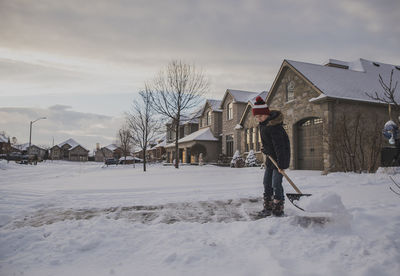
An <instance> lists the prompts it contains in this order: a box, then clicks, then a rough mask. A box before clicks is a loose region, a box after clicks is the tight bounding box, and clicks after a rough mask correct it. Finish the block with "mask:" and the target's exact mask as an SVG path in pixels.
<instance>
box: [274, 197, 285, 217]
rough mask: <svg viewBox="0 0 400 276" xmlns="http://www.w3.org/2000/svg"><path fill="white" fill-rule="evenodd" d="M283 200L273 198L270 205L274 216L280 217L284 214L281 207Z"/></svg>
mask: <svg viewBox="0 0 400 276" xmlns="http://www.w3.org/2000/svg"><path fill="white" fill-rule="evenodd" d="M284 204H285V202H284V201H283V200H276V199H275V200H274V201H273V207H272V214H273V215H274V216H276V217H282V216H283V215H284V212H283V207H284Z"/></svg>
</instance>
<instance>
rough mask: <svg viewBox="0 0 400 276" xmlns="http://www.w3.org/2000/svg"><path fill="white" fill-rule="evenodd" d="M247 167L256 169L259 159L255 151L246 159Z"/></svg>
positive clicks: (250, 152) (251, 151)
mask: <svg viewBox="0 0 400 276" xmlns="http://www.w3.org/2000/svg"><path fill="white" fill-rule="evenodd" d="M246 166H247V167H255V166H257V158H256V155H255V154H254V150H250V151H249V154H248V155H247V157H246Z"/></svg>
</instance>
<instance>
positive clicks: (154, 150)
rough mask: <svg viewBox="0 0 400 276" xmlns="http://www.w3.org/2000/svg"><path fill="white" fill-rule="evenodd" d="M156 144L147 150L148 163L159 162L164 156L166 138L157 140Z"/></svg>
mask: <svg viewBox="0 0 400 276" xmlns="http://www.w3.org/2000/svg"><path fill="white" fill-rule="evenodd" d="M157 142H158V143H157V144H156V145H155V146H153V147H151V148H150V149H149V150H148V157H149V158H148V160H149V161H161V160H162V159H163V157H164V155H165V146H166V144H167V143H166V137H165V136H164V137H163V138H161V139H159V140H158V141H157Z"/></svg>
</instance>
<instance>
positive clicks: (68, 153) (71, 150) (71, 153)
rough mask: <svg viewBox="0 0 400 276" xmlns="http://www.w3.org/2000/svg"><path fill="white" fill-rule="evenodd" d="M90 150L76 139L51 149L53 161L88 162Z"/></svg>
mask: <svg viewBox="0 0 400 276" xmlns="http://www.w3.org/2000/svg"><path fill="white" fill-rule="evenodd" d="M88 155H89V150H87V149H85V148H84V147H83V146H81V145H80V144H79V143H78V142H76V141H75V140H74V139H72V138H71V139H68V140H67V141H64V142H62V143H60V144H58V145H55V146H54V147H52V148H51V149H50V158H51V159H52V160H69V161H88Z"/></svg>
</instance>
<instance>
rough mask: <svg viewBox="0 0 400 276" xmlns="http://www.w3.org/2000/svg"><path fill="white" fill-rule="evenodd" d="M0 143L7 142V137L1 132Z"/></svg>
mask: <svg viewBox="0 0 400 276" xmlns="http://www.w3.org/2000/svg"><path fill="white" fill-rule="evenodd" d="M0 143H8V138H7V137H6V136H5V135H3V134H0Z"/></svg>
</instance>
